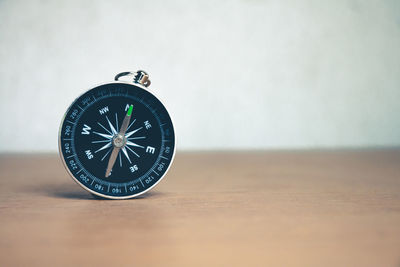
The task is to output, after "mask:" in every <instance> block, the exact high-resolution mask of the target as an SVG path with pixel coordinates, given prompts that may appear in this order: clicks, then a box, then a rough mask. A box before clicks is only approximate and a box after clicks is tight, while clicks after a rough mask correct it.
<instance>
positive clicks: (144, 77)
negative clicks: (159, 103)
mask: <svg viewBox="0 0 400 267" xmlns="http://www.w3.org/2000/svg"><path fill="white" fill-rule="evenodd" d="M123 76H133V81H132V82H134V83H138V84H141V85H144V86H145V87H149V86H150V84H151V82H150V80H149V74H147V72H145V71H144V70H138V71H136V72H131V71H126V72H121V73H118V74H117V75H116V76H115V78H114V80H116V81H118V80H119V78H121V77H123Z"/></svg>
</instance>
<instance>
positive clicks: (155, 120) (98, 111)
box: [59, 82, 175, 198]
mask: <svg viewBox="0 0 400 267" xmlns="http://www.w3.org/2000/svg"><path fill="white" fill-rule="evenodd" d="M59 145H60V151H61V153H62V157H63V160H64V163H65V165H66V167H67V168H68V170H69V171H70V173H71V175H72V176H73V177H74V178H75V180H76V181H77V182H78V183H79V184H81V185H82V186H83V187H85V188H86V189H88V190H89V191H91V192H92V193H94V194H97V195H100V196H104V197H111V198H126V197H132V196H135V195H138V194H140V193H142V192H144V191H146V190H147V189H149V188H151V187H152V186H153V185H155V184H156V183H157V182H158V181H159V180H160V179H161V178H162V177H163V176H164V174H165V173H166V171H167V169H168V167H169V166H170V164H171V161H172V158H173V154H174V149H175V135H174V129H173V126H172V122H171V118H170V116H169V115H168V112H167V110H166V109H165V107H164V106H163V105H162V104H161V102H160V101H159V100H158V99H157V98H156V97H155V96H154V95H153V94H151V93H150V92H149V91H147V90H145V89H142V88H140V87H138V86H135V85H133V84H128V83H121V82H115V83H109V84H105V85H101V86H98V87H95V88H93V89H91V90H89V91H87V92H86V93H85V94H83V95H82V96H80V97H79V98H78V99H77V100H75V102H74V103H73V104H72V105H71V106H70V108H69V109H68V111H67V113H66V115H65V118H64V120H63V123H62V126H61V129H60V140H59Z"/></svg>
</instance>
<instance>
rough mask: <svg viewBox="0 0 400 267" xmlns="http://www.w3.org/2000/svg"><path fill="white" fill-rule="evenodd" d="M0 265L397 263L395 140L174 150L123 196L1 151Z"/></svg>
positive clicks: (50, 162)
mask: <svg viewBox="0 0 400 267" xmlns="http://www.w3.org/2000/svg"><path fill="white" fill-rule="evenodd" d="M0 266H400V150H398V149H397V150H396V149H392V150H371V151H286V152H279V151H276V152H202V153H187V152H186V153H182V152H178V154H177V157H176V160H175V162H174V165H173V167H172V168H171V170H170V172H169V173H168V175H167V177H166V178H165V179H164V180H163V181H162V182H161V183H160V184H159V185H158V186H157V187H156V188H155V189H153V190H152V191H151V192H150V193H148V194H146V195H144V196H142V197H140V198H137V199H132V200H99V199H95V198H93V197H92V196H91V195H90V194H88V193H87V192H86V191H84V190H83V189H81V187H79V186H78V185H77V184H75V182H73V180H72V179H71V178H69V176H68V174H67V172H66V171H65V170H64V167H63V165H62V163H61V162H60V160H59V158H58V156H56V155H1V156H0Z"/></svg>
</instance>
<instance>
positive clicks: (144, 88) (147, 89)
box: [58, 81, 176, 199]
mask: <svg viewBox="0 0 400 267" xmlns="http://www.w3.org/2000/svg"><path fill="white" fill-rule="evenodd" d="M113 83H114V84H128V85H133V86H137V87H139V88H141V89H143V90H146V91H147V92H149V93H150V94H152V95H153V96H154V97H155V98H157V99H158V100H159V101H160V102H161V104H162V105H163V106H164V107H165V109H166V110H167V113H168V115H169V117H170V119H171V123H172V128H173V129H174V151H173V153H172V157H171V162H170V164H169V166H168V168H167V170H166V171H165V172H164V174H163V175H162V176H161V177H160V179H158V181H157V182H156V183H154V184H153V185H152V186H150V187H149V188H147V189H146V190H144V191H142V192H140V193H137V194H133V195H128V196H122V197H116V196H109V195H104V194H101V193H98V192H95V191H93V190H91V189H90V188H87V187H86V186H85V185H83V184H82V183H81V182H79V180H78V179H76V178H75V176H74V175H73V174H72V173H71V171H70V170H69V169H68V167H67V163H66V162H65V159H64V155H63V153H62V150H61V129H62V125H63V124H64V120H65V117H66V116H67V114H68V111H69V110H70V109H71V106H72V105H73V104H74V103H75V102H76V101H77V100H78V99H79V98H80V97H81V96H82V95H84V94H85V93H86V92H87V91H89V90H92V89H94V88H96V87H99V86H101V85H106V84H113ZM58 153H59V155H60V158H61V161H62V163H63V165H64V168H65V169H66V170H67V172H68V173H69V175H70V176H71V178H72V179H73V180H74V181H75V182H76V183H77V184H78V185H80V186H81V187H82V188H83V189H85V190H86V191H88V192H90V193H92V194H94V195H97V196H100V197H102V198H107V199H129V198H135V197H137V196H140V195H142V194H144V193H146V192H148V191H150V190H151V189H152V188H153V187H155V186H156V185H157V184H158V183H159V182H161V180H162V179H164V177H165V176H166V174H167V173H168V171H169V169H170V168H171V166H172V163H173V162H174V159H175V153H176V132H175V127H174V120H173V118H172V116H171V114H170V113H169V112H168V109H167V108H166V106H165V104H164V103H163V102H162V100H161V99H160V98H159V97H158V96H156V94H155V93H154V92H153V90H150V89H149V88H147V87H145V86H143V85H141V84H133V83H131V82H124V81H112V82H106V83H101V84H98V85H96V86H94V87H92V88H90V89H88V90H86V91H84V92H83V93H82V94H80V95H79V96H78V97H77V98H75V100H74V101H73V102H72V103H71V104H70V105H69V107H68V109H67V111H66V112H65V113H64V116H63V118H62V120H61V124H60V127H59V129H58Z"/></svg>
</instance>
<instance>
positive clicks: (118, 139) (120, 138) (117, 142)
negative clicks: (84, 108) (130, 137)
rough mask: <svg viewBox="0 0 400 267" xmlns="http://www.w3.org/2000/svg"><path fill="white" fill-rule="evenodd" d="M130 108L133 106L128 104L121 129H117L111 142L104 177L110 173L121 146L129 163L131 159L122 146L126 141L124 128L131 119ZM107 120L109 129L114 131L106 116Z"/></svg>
mask: <svg viewBox="0 0 400 267" xmlns="http://www.w3.org/2000/svg"><path fill="white" fill-rule="evenodd" d="M132 110H133V106H132V105H130V106H129V109H128V112H127V113H126V115H125V118H124V120H123V122H122V125H121V129H120V130H119V133H118V134H117V135H116V136H115V137H114V138H113V141H112V143H113V145H114V149H113V151H112V152H111V156H110V159H109V160H108V165H107V169H106V177H108V176H110V175H111V170H112V168H113V166H114V164H115V160H116V159H117V156H118V153H119V150H120V149H121V148H122V151H123V152H124V154H125V156H126V157H127V158H128V160H129V163H131V160H130V158H129V155H128V152H127V151H126V149H125V148H124V147H123V146H124V145H125V143H126V138H125V137H124V135H125V132H126V129H127V128H128V125H129V121H130V119H131V115H132ZM106 118H107V117H106ZM107 121H108V123H109V124H110V127H111V130H112V131H113V132H114V131H115V129H114V127H112V125H111V122H110V121H109V120H108V118H107ZM115 133H117V132H116V131H115ZM107 145H108V144H107ZM110 145H111V143H110ZM104 147H105V146H104Z"/></svg>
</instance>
